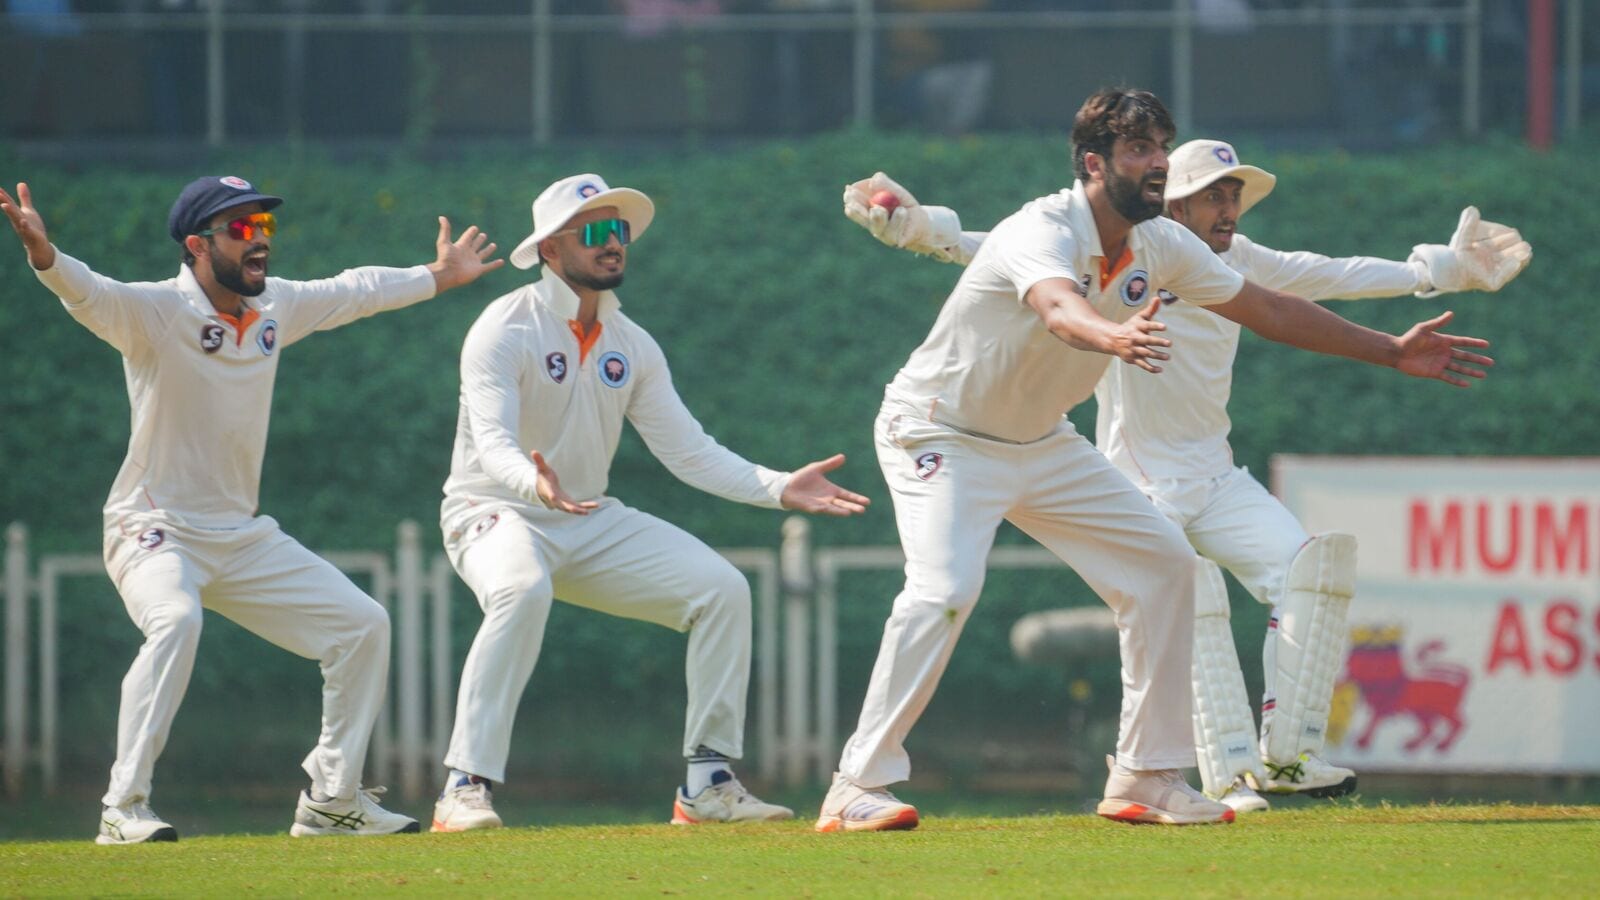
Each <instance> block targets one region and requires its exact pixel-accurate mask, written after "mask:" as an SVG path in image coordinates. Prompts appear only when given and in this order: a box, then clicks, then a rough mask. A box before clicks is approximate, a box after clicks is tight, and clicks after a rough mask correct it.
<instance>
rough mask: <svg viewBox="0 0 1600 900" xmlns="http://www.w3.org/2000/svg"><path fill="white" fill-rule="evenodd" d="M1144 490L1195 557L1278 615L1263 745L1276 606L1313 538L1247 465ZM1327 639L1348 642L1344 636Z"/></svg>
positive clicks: (1273, 687) (1266, 645)
mask: <svg viewBox="0 0 1600 900" xmlns="http://www.w3.org/2000/svg"><path fill="white" fill-rule="evenodd" d="M1141 489H1142V490H1143V491H1144V492H1145V494H1146V496H1148V497H1149V498H1150V501H1151V502H1152V503H1154V504H1155V505H1156V509H1159V510H1161V512H1162V513H1163V514H1165V515H1166V516H1167V517H1168V518H1170V519H1172V521H1174V522H1176V523H1177V524H1178V526H1179V527H1180V528H1182V529H1183V531H1184V534H1185V535H1186V536H1187V537H1188V538H1189V543H1190V544H1191V545H1193V547H1194V549H1195V552H1197V553H1199V554H1200V555H1201V556H1204V557H1205V558H1206V559H1209V560H1211V561H1212V562H1214V563H1216V564H1217V565H1219V566H1221V567H1223V568H1224V569H1227V570H1228V571H1229V572H1232V573H1233V577H1235V578H1237V579H1239V583H1240V584H1242V585H1244V587H1245V590H1248V591H1249V592H1250V595H1251V596H1253V597H1255V598H1256V600H1257V601H1258V602H1260V603H1263V604H1265V605H1267V606H1269V607H1271V608H1272V610H1273V612H1272V616H1271V620H1270V622H1269V624H1268V626H1267V635H1266V638H1265V640H1264V641H1263V643H1262V649H1261V669H1262V676H1263V687H1262V693H1261V709H1262V713H1261V734H1262V735H1263V744H1264V743H1265V740H1264V738H1265V735H1266V734H1267V732H1268V731H1269V730H1270V729H1271V727H1272V711H1273V708H1274V707H1275V706H1276V704H1277V681H1278V630H1277V621H1278V615H1277V607H1278V603H1279V602H1280V601H1282V599H1283V591H1284V584H1285V581H1286V580H1287V579H1288V577H1289V564H1290V563H1292V562H1294V557H1295V554H1297V553H1299V552H1300V548H1301V546H1303V545H1304V544H1305V542H1306V541H1308V540H1310V539H1311V536H1310V535H1308V534H1306V530H1305V527H1304V526H1302V525H1301V524H1300V522H1299V520H1297V519H1295V517H1294V514H1293V513H1291V512H1289V510H1288V509H1287V508H1285V507H1284V505H1283V503H1282V502H1280V501H1279V500H1278V498H1277V497H1274V496H1272V494H1271V493H1269V492H1268V491H1267V489H1266V488H1264V487H1262V486H1261V483H1260V482H1258V481H1256V480H1255V478H1254V477H1253V476H1251V474H1250V470H1248V469H1245V468H1235V469H1233V470H1231V471H1229V472H1228V473H1227V474H1225V475H1219V476H1217V477H1216V478H1194V479H1181V480H1176V479H1175V480H1162V481H1150V482H1146V483H1145V484H1143V485H1141ZM1328 639H1329V640H1343V636H1342V635H1330V636H1329V637H1328Z"/></svg>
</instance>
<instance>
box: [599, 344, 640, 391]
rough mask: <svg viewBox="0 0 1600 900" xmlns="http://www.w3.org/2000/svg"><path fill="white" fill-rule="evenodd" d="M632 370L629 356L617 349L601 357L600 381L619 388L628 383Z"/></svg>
mask: <svg viewBox="0 0 1600 900" xmlns="http://www.w3.org/2000/svg"><path fill="white" fill-rule="evenodd" d="M632 371H633V370H632V369H631V368H629V367H628V358H627V357H626V356H623V355H622V354H621V353H618V352H617V351H615V350H612V351H610V352H609V353H607V354H605V355H604V356H602V357H600V381H601V382H602V383H603V384H605V385H607V386H609V387H614V388H619V387H622V386H623V385H625V384H627V383H628V375H629V373H630V372H632Z"/></svg>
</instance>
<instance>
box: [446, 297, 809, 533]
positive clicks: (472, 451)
mask: <svg viewBox="0 0 1600 900" xmlns="http://www.w3.org/2000/svg"><path fill="white" fill-rule="evenodd" d="M619 307H620V303H619V302H618V300H617V297H616V295H615V294H613V293H612V292H610V291H605V292H603V293H602V294H601V295H600V308H599V317H598V324H599V333H598V335H597V336H594V335H590V336H588V337H589V340H592V341H593V343H592V345H590V346H588V347H587V348H585V347H584V346H583V344H585V343H588V341H586V340H583V339H581V338H580V337H579V333H578V332H577V331H575V330H574V328H575V326H574V324H573V323H574V321H575V319H576V316H577V314H578V297H577V295H576V294H574V293H573V292H572V289H571V288H569V287H568V286H567V285H566V283H565V282H563V281H562V280H561V279H560V278H558V277H556V276H554V275H548V274H547V275H546V276H545V277H544V278H542V279H540V280H539V281H537V282H534V283H533V284H530V285H527V286H524V287H522V288H519V289H517V290H515V291H512V292H511V293H509V294H506V295H505V296H503V297H500V298H499V299H497V300H495V301H494V302H493V303H491V304H489V306H488V307H487V308H486V309H485V310H484V311H483V314H482V315H480V316H479V317H478V321H477V322H475V323H474V324H473V326H472V328H471V330H469V331H468V332H467V339H466V343H465V345H464V346H463V347H462V350H461V412H460V416H459V418H458V420H457V425H456V441H455V450H454V453H453V454H452V455H451V460H450V478H449V479H448V480H447V481H446V482H445V485H444V494H445V497H444V503H443V504H442V506H441V508H440V519H441V523H442V525H443V527H444V531H445V534H446V535H450V534H452V533H454V532H456V531H458V530H459V529H460V527H461V526H462V525H463V524H465V523H466V522H467V521H468V520H469V519H470V518H471V517H472V516H473V515H474V510H475V509H476V508H479V507H482V506H484V505H487V504H496V505H504V506H510V507H511V508H513V509H516V510H519V511H521V512H525V513H531V512H536V511H542V510H543V509H544V505H543V504H542V503H541V502H540V501H539V499H538V494H537V491H536V487H537V483H538V470H537V469H536V468H535V467H534V465H533V462H532V460H531V459H530V458H529V456H528V454H529V453H530V452H531V451H534V450H537V451H539V452H540V453H541V454H543V455H544V458H545V460H546V462H548V463H549V464H550V466H551V468H553V469H554V470H555V472H556V475H557V477H559V478H560V479H561V487H562V489H563V490H565V491H566V492H567V494H569V495H571V496H572V497H574V498H576V499H578V500H593V499H598V498H600V497H602V496H604V495H605V492H606V487H607V484H608V481H609V477H610V470H611V460H612V457H614V456H615V455H616V452H617V442H618V440H619V439H620V437H621V434H622V421H623V419H624V418H626V419H627V420H628V421H630V422H632V423H633V427H634V428H635V429H636V430H637V431H638V432H639V435H640V436H641V437H643V438H644V442H645V444H646V446H648V447H649V448H650V452H651V453H653V454H655V456H656V458H657V459H660V460H661V462H662V463H663V464H665V465H666V467H667V469H668V470H669V471H671V472H672V474H673V475H675V476H677V477H678V478H679V479H681V480H682V481H684V482H686V483H688V484H690V485H692V486H694V487H697V488H699V489H700V490H703V491H706V492H708V493H711V494H715V495H717V496H719V497H724V498H727V499H729V500H736V501H740V502H743V503H750V504H753V505H756V506H764V507H769V508H773V509H776V508H778V507H779V506H780V503H779V499H780V498H781V497H782V496H783V489H784V487H785V486H786V485H787V484H788V479H789V476H788V474H787V473H784V472H776V471H773V470H771V469H768V468H765V467H763V466H758V465H756V464H754V463H752V462H749V461H748V460H746V459H744V458H743V457H741V456H739V455H738V454H736V453H734V452H732V451H731V450H728V449H726V448H725V447H723V446H722V445H720V444H718V443H717V442H716V441H715V440H713V439H712V438H711V437H710V436H709V435H707V434H706V433H705V430H704V429H703V428H701V427H700V423H699V422H698V421H696V420H695V418H694V416H693V415H691V414H690V412H689V410H688V408H687V407H685V406H684V404H683V400H682V399H681V398H679V396H678V392H677V391H676V390H675V389H674V388H673V386H672V374H671V372H670V371H669V370H668V369H667V360H666V357H665V356H664V355H663V354H662V352H661V347H660V346H659V345H657V344H656V342H655V339H653V338H652V337H650V335H649V334H648V333H647V332H646V331H645V330H644V329H643V328H641V327H639V325H637V324H635V323H634V322H633V320H631V319H629V318H628V317H627V316H625V315H623V313H622V311H621V309H620V308H619Z"/></svg>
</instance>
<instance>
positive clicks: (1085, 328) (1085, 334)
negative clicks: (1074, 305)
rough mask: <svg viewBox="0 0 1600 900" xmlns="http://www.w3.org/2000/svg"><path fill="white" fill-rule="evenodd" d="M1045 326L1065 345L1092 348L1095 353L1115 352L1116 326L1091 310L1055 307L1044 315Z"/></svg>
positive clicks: (1079, 348)
mask: <svg viewBox="0 0 1600 900" xmlns="http://www.w3.org/2000/svg"><path fill="white" fill-rule="evenodd" d="M1044 321H1045V327H1046V328H1048V329H1049V330H1050V333H1051V334H1053V335H1055V336H1056V337H1057V338H1059V339H1060V340H1061V341H1062V342H1064V343H1065V344H1066V345H1067V346H1069V347H1071V348H1073V349H1075V350H1092V351H1094V352H1095V353H1113V354H1114V353H1115V352H1116V349H1115V346H1114V344H1113V337H1114V335H1115V332H1116V326H1115V325H1113V324H1112V323H1111V322H1110V320H1108V319H1105V318H1103V317H1101V316H1099V315H1097V314H1096V313H1094V312H1093V311H1092V310H1091V311H1089V312H1087V313H1085V312H1083V311H1080V310H1074V309H1068V308H1065V307H1057V308H1056V309H1053V310H1051V312H1050V314H1049V315H1048V316H1046V317H1045V320H1044Z"/></svg>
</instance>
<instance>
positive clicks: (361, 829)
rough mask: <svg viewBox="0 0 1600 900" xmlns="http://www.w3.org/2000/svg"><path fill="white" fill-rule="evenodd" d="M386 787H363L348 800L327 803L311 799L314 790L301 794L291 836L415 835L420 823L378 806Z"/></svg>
mask: <svg viewBox="0 0 1600 900" xmlns="http://www.w3.org/2000/svg"><path fill="white" fill-rule="evenodd" d="M382 794H383V788H381V787H375V788H363V789H360V790H357V791H356V795H355V796H354V797H350V798H348V799H338V798H335V799H332V800H327V801H322V800H313V799H311V792H310V791H301V792H300V802H299V803H298V804H296V805H295V808H294V824H293V825H291V826H290V827H289V834H291V835H293V836H294V837H324V836H333V835H364V834H402V833H404V834H415V833H416V832H418V831H421V830H422V826H421V825H419V824H417V820H416V819H413V818H411V817H410V816H402V815H400V814H399V813H392V812H389V811H388V810H387V809H384V808H383V807H381V806H379V805H378V797H380V796H382Z"/></svg>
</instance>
